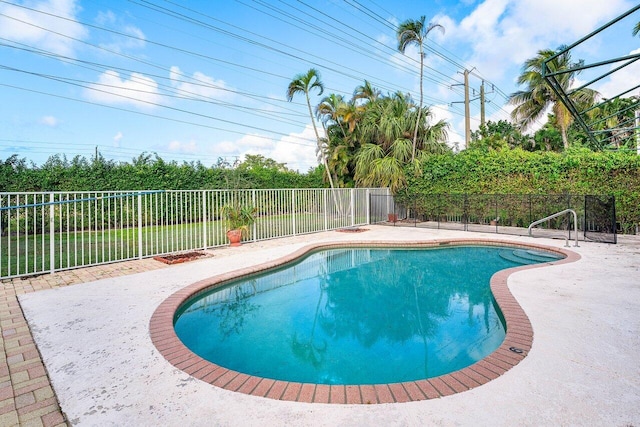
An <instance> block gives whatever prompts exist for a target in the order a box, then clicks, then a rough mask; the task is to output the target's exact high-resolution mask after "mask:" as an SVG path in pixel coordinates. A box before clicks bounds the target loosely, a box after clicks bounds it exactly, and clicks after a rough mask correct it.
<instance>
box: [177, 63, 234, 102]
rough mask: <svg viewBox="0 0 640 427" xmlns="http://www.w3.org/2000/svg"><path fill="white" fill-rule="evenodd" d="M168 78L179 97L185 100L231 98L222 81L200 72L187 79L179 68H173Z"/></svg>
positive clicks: (227, 88)
mask: <svg viewBox="0 0 640 427" xmlns="http://www.w3.org/2000/svg"><path fill="white" fill-rule="evenodd" d="M169 78H170V79H171V84H172V85H173V86H174V87H175V88H176V89H177V90H178V91H180V95H181V96H184V97H186V98H215V99H228V98H231V97H232V96H233V93H232V92H230V91H229V89H230V88H229V87H228V86H227V83H225V81H224V80H216V79H214V78H213V77H210V76H207V75H206V74H204V73H201V72H200V71H196V72H194V73H193V75H192V76H191V77H189V76H188V75H186V74H184V73H183V72H182V71H181V70H180V68H179V67H176V66H173V67H171V70H170V73H169Z"/></svg>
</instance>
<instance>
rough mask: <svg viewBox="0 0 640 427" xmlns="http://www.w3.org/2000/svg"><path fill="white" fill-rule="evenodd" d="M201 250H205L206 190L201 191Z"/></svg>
mask: <svg viewBox="0 0 640 427" xmlns="http://www.w3.org/2000/svg"><path fill="white" fill-rule="evenodd" d="M202 249H207V190H202Z"/></svg>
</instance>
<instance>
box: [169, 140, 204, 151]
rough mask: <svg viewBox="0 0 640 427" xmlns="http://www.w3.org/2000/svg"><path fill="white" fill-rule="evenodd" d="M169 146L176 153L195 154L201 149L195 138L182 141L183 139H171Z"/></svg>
mask: <svg viewBox="0 0 640 427" xmlns="http://www.w3.org/2000/svg"><path fill="white" fill-rule="evenodd" d="M167 148H168V149H169V151H172V152H176V153H189V154H193V153H197V152H198V151H199V147H198V144H197V143H196V142H195V141H193V140H191V141H189V142H182V141H177V140H174V141H171V142H170V143H169V145H168V146H167Z"/></svg>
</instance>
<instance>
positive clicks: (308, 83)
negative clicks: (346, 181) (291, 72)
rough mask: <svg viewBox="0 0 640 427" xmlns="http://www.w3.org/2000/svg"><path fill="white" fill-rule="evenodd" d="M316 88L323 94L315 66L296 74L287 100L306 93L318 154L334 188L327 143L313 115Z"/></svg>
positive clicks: (288, 89) (290, 85)
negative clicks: (310, 96)
mask: <svg viewBox="0 0 640 427" xmlns="http://www.w3.org/2000/svg"><path fill="white" fill-rule="evenodd" d="M314 89H315V90H318V95H322V92H324V85H323V84H322V81H321V80H320V73H319V72H318V70H316V69H315V68H311V69H309V71H307V72H306V73H303V74H298V75H296V76H295V77H294V78H293V80H292V81H291V83H289V87H288V88H287V101H289V102H291V100H292V99H293V96H294V95H295V94H297V93H304V95H305V99H306V100H307V107H308V108H309V117H310V118H311V124H312V125H313V131H314V132H315V134H316V141H317V144H318V145H317V150H318V155H319V156H320V157H321V158H322V163H323V164H324V167H325V170H326V172H327V178H328V179H329V185H330V186H331V188H334V187H333V178H332V177H331V171H330V170H329V165H328V164H327V156H326V153H325V151H326V150H325V143H324V142H323V141H324V139H322V138H320V134H319V133H318V127H317V126H316V122H315V117H314V116H313V111H312V110H311V100H310V99H309V92H311V91H312V90H314Z"/></svg>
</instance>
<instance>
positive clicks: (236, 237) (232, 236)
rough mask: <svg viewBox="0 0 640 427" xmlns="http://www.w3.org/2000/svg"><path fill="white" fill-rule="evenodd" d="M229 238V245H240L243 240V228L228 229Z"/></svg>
mask: <svg viewBox="0 0 640 427" xmlns="http://www.w3.org/2000/svg"><path fill="white" fill-rule="evenodd" d="M227 239H229V243H231V244H230V245H229V246H240V241H241V240H242V230H229V231H227Z"/></svg>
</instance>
